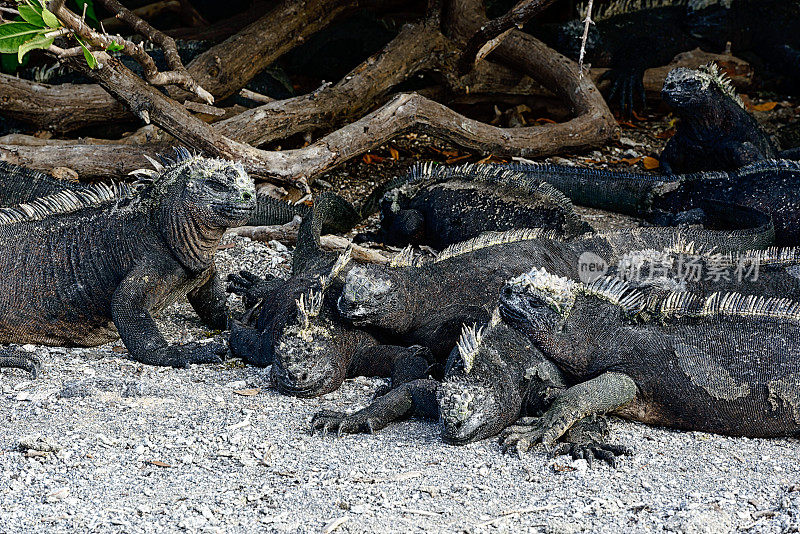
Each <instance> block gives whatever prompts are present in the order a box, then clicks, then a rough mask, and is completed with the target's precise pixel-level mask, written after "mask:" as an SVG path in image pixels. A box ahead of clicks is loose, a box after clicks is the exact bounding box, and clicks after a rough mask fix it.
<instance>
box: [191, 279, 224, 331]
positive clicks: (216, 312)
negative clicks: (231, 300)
mask: <svg viewBox="0 0 800 534" xmlns="http://www.w3.org/2000/svg"><path fill="white" fill-rule="evenodd" d="M186 298H187V299H188V300H189V304H191V305H192V308H194V311H196V312H197V315H199V316H200V320H201V321H203V324H204V325H206V326H208V327H209V328H212V329H214V330H225V328H227V326H228V324H227V323H228V317H227V314H226V303H227V300H228V294H227V293H225V284H224V283H223V281H222V279H221V278H220V277H219V273H218V272H217V269H216V267H211V275H210V277H209V279H208V281H206V283H204V284H203V285H201V286H200V287H198V288H196V289H194V290H193V291H190V292H189V293H188V294H187V295H186Z"/></svg>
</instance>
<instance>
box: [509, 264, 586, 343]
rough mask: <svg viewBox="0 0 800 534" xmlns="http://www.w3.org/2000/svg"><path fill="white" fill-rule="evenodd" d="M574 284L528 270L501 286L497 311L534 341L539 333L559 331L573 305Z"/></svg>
mask: <svg viewBox="0 0 800 534" xmlns="http://www.w3.org/2000/svg"><path fill="white" fill-rule="evenodd" d="M577 285H578V284H576V283H575V282H573V281H572V280H569V279H568V278H564V277H562V276H556V275H552V274H550V273H548V272H547V271H545V270H544V269H536V268H534V269H531V270H530V271H529V272H527V273H524V274H521V275H520V276H517V277H516V278H512V279H511V280H509V281H508V282H506V284H505V285H504V286H503V290H502V292H501V295H500V306H499V308H500V312H501V314H502V316H503V318H504V319H506V320H508V321H509V322H510V323H511V324H513V325H514V326H517V327H521V329H522V330H523V331H524V332H526V333H527V334H528V335H531V336H532V337H533V338H535V337H536V334H537V333H538V332H540V331H549V332H552V331H554V330H558V329H560V328H561V325H563V324H564V321H566V319H567V317H568V316H569V313H570V311H571V310H572V307H573V306H574V305H575V298H576V295H577V290H576V289H577Z"/></svg>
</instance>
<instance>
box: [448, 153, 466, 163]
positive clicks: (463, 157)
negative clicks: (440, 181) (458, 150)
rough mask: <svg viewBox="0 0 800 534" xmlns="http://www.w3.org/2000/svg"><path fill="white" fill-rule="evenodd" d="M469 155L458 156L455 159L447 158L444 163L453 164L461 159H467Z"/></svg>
mask: <svg viewBox="0 0 800 534" xmlns="http://www.w3.org/2000/svg"><path fill="white" fill-rule="evenodd" d="M468 157H469V154H464V155H463V156H458V157H456V158H448V159H447V160H446V163H455V162H456V161H461V160H462V159H467V158H468Z"/></svg>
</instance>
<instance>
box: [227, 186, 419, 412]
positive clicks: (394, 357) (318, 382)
mask: <svg viewBox="0 0 800 534" xmlns="http://www.w3.org/2000/svg"><path fill="white" fill-rule="evenodd" d="M349 206H350V205H349V203H347V202H346V201H344V200H343V199H341V198H340V197H338V196H337V195H334V194H332V193H323V194H322V195H320V196H319V197H318V198H317V200H316V202H315V203H314V207H313V209H312V211H311V213H309V215H308V216H306V218H305V219H304V220H303V223H302V225H301V227H300V232H299V234H298V244H297V248H296V250H295V256H294V263H293V270H292V276H291V278H289V280H285V281H284V280H271V281H260V280H258V278H257V277H255V276H253V275H251V274H249V273H246V272H242V273H240V274H238V275H231V276H230V277H229V281H230V285H229V290H230V291H234V292H236V293H239V294H242V295H244V296H246V297H247V299H248V300H249V301H254V300H261V304H260V306H258V307H257V308H255V309H254V310H252V311H251V312H249V314H250V315H251V316H252V315H255V316H256V320H255V324H254V325H253V324H252V323H253V321H250V322H249V323H250V324H248V325H246V326H236V327H235V328H234V329H233V330H232V332H231V338H230V343H231V349H232V351H233V353H234V354H235V355H237V356H239V357H241V358H243V359H244V360H245V361H248V362H250V363H253V364H256V365H261V366H266V365H270V364H271V365H272V375H273V378H274V379H275V382H276V384H277V386H278V389H279V390H280V391H281V392H282V393H284V394H287V395H294V396H297V397H315V396H319V395H323V394H325V393H329V392H331V391H334V390H336V389H338V388H339V387H340V386H341V384H342V382H343V381H344V379H345V378H349V377H354V376H384V377H391V379H392V384H393V385H399V384H401V383H404V382H407V381H409V380H412V379H415V378H418V377H420V376H425V375H426V372H427V370H428V368H429V367H430V364H431V360H432V357H431V355H430V351H428V350H427V349H425V348H423V347H419V346H412V347H402V346H396V345H386V344H383V343H381V341H380V340H379V339H378V338H376V337H375V336H374V335H373V334H371V333H369V332H367V331H365V330H362V329H359V328H354V327H353V326H351V325H350V324H349V323H347V322H344V321H342V320H341V319H340V318H339V317H338V313H337V312H336V298H337V296H338V295H339V294H340V293H341V285H342V284H341V281H340V280H339V279H338V275H339V273H340V272H342V271H345V270H346V269H348V268H349V267H350V265H349V264H350V255H349V251H348V252H346V253H345V254H343V255H341V256H338V255H336V254H333V253H329V252H324V251H323V250H322V249H321V248H320V246H319V235H320V230H321V228H322V227H323V226H324V225H325V224H327V222H328V221H329V220H330V219H339V218H340V217H341V213H342V211H344V212H345V213H347V212H349V209H350V207H349Z"/></svg>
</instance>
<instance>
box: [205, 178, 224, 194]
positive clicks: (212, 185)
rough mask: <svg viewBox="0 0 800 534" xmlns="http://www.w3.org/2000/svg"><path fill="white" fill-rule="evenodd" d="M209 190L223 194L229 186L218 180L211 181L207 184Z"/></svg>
mask: <svg viewBox="0 0 800 534" xmlns="http://www.w3.org/2000/svg"><path fill="white" fill-rule="evenodd" d="M207 185H208V187H209V189H211V190H212V191H216V192H217V193H222V192H223V191H225V190H227V189H228V188H227V186H226V185H225V184H223V183H222V182H218V181H216V180H209V181H208V182H207Z"/></svg>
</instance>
